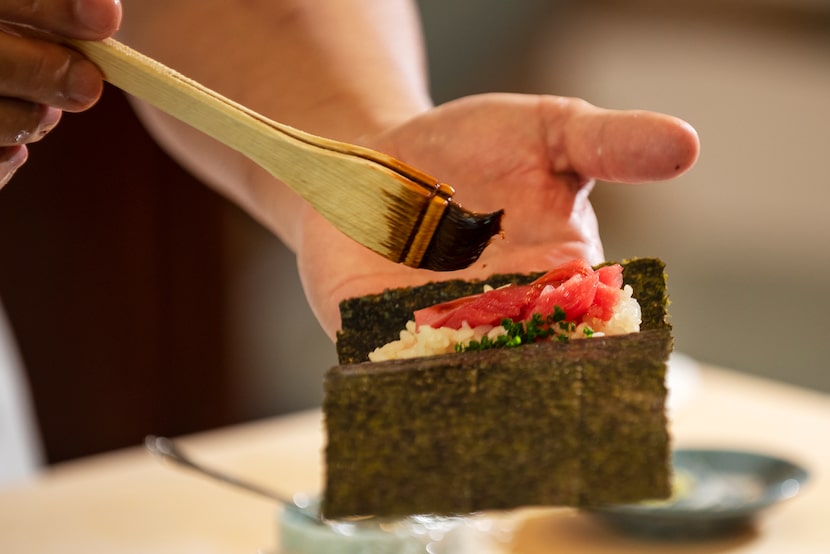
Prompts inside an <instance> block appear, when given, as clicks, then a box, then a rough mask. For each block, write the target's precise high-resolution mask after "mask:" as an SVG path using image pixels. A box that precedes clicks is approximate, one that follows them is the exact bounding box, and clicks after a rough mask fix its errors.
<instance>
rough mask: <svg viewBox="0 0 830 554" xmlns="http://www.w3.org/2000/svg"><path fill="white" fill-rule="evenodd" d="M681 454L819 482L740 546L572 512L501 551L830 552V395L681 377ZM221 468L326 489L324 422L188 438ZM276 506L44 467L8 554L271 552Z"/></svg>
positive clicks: (173, 481) (99, 465) (192, 485)
mask: <svg viewBox="0 0 830 554" xmlns="http://www.w3.org/2000/svg"><path fill="white" fill-rule="evenodd" d="M672 373H673V377H674V379H670V383H671V384H672V385H673V386H674V387H675V388H674V392H673V393H672V395H673V396H672V398H671V410H670V416H671V428H672V434H673V437H674V444H675V446H676V447H724V448H733V449H734V448H737V449H746V450H753V451H760V452H762V453H768V454H773V455H778V456H782V457H785V458H788V459H791V460H793V461H796V462H798V463H800V464H802V465H804V466H805V467H806V468H807V469H808V470H809V471H810V472H811V479H810V481H809V482H808V483H807V486H806V487H804V490H803V491H802V492H801V493H800V494H799V495H798V496H797V497H795V498H793V499H791V500H789V501H787V502H785V503H783V504H781V505H779V506H776V507H774V508H773V509H771V510H770V511H769V512H767V513H765V514H764V515H763V516H762V517H761V518H760V519H759V520H758V522H757V524H756V525H755V526H754V527H753V528H751V529H749V530H747V531H745V532H741V533H739V534H737V535H733V536H728V537H724V538H720V539H714V540H707V541H692V542H683V543H673V544H667V543H665V542H655V541H646V540H643V539H636V538H632V537H629V536H625V535H623V534H621V533H619V532H618V531H616V530H615V529H612V528H611V527H609V526H607V525H605V524H603V523H602V522H600V521H597V520H596V519H595V518H593V517H591V516H589V515H587V514H583V513H579V512H577V511H574V510H570V509H528V510H519V511H515V512H512V513H510V514H506V515H499V516H496V519H497V520H498V521H500V522H501V523H505V524H509V525H511V526H512V529H513V532H512V534H511V535H510V539H509V540H507V541H505V542H499V541H492V542H491V541H488V542H487V543H486V547H487V549H491V550H492V551H493V552H504V553H508V552H509V553H537V552H538V553H542V552H546V553H547V552H556V553H558V554H571V553H577V552H578V553H580V554H595V553H596V554H599V553H606V552H608V553H610V552H614V553H628V552H631V553H638V554H650V553H657V552H660V553H664V552H666V553H673V552H677V553H683V554H690V553H700V554H715V553H729V554H733V553H734V554H738V553H755V554H762V553H763V554H767V553H768V554H819V553H821V554H828V553H830V396H828V395H824V394H819V393H815V392H810V391H806V390H803V389H799V388H795V387H791V386H786V385H783V384H780V383H776V382H773V381H768V380H764V379H759V378H754V377H749V376H746V375H743V374H738V373H735V372H731V371H727V370H723V369H719V368H714V367H707V366H703V367H694V368H687V369H686V370H684V371H683V372H681V371H679V370H678V371H673V372H672ZM180 442H181V444H182V446H184V447H186V448H187V449H188V450H189V451H190V452H191V454H193V455H195V456H196V457H198V458H200V459H201V460H202V461H204V462H206V463H209V464H211V465H213V466H216V467H219V468H224V469H226V470H229V471H232V472H233V473H236V474H238V475H240V476H245V477H248V478H250V479H252V480H255V481H257V482H260V483H261V484H263V485H266V486H270V487H272V488H274V489H276V490H279V491H282V492H284V493H285V494H291V493H293V492H296V491H308V492H316V491H318V490H319V489H320V483H321V460H322V445H323V435H322V424H321V417H320V412H319V411H309V412H303V413H299V414H295V415H291V416H286V417H279V418H274V419H269V420H263V421H260V422H255V423H251V424H246V425H241V426H236V427H230V428H226V429H220V430H217V431H212V432H208V433H203V434H198V435H194V436H188V437H182V438H181V440H180ZM277 514H278V508H276V507H275V506H274V505H273V504H272V503H271V502H270V501H268V500H264V499H261V498H259V497H256V496H253V495H249V494H247V493H244V492H240V491H238V490H235V489H232V488H230V487H228V486H224V485H221V484H217V483H214V482H211V481H208V480H206V479H205V478H202V477H200V476H198V475H196V474H194V473H191V472H188V471H186V470H182V469H178V468H176V467H173V466H170V465H168V464H164V463H161V462H160V461H159V460H157V459H155V458H153V457H152V456H150V455H149V454H147V452H146V451H144V449H143V448H142V447H140V446H136V447H135V448H131V449H126V450H123V451H117V452H113V453H108V454H104V455H100V456H94V457H90V458H85V459H81V460H77V461H73V462H69V463H65V464H60V465H57V466H54V467H52V468H50V469H49V470H48V471H46V472H45V473H43V474H42V475H41V476H39V477H38V478H36V479H34V480H33V481H30V482H26V483H21V484H19V485H15V486H13V487H11V488H6V489H0V552H2V553H10V554H11V553H21V554H36V553H50V554H51V553H76V552H77V553H79V554H80V553H83V554H97V553H107V554H112V553H120V554H128V553H133V552H153V553H157V554H164V553H171V554H172V553H176V554H186V553H200V554H210V553H248V554H255V553H257V552H260V551H268V552H274V551H275V545H276V544H277V536H276V534H277V531H276V518H277Z"/></svg>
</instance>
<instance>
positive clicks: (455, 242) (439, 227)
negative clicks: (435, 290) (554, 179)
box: [69, 39, 502, 271]
mask: <svg viewBox="0 0 830 554" xmlns="http://www.w3.org/2000/svg"><path fill="white" fill-rule="evenodd" d="M69 44H70V45H71V46H73V47H74V48H76V49H77V50H79V51H80V52H81V53H83V54H84V55H86V56H87V57H88V58H89V59H90V60H92V61H93V62H94V63H96V64H97V65H98V66H99V67H100V69H101V70H102V71H103V73H104V76H105V78H106V80H107V81H108V82H109V83H111V84H112V85H114V86H116V87H118V88H120V89H121V90H123V91H124V92H127V93H129V94H131V95H133V96H135V97H136V98H140V99H141V100H144V101H146V102H148V103H149V104H151V105H153V106H155V107H156V108H158V109H160V110H162V111H164V112H166V113H168V114H170V115H172V116H173V117H175V118H177V119H179V120H181V121H183V122H185V123H187V124H188V125H191V126H192V127H194V128H196V129H199V130H200V131H202V132H204V133H206V134H207V135H210V136H211V137H213V138H215V139H217V140H218V141H220V142H222V143H223V144H225V145H226V146H229V147H230V148H233V149H234V150H237V151H238V152H240V153H242V154H243V155H245V156H247V157H248V158H250V159H251V160H252V161H254V162H255V163H257V164H258V165H260V166H261V167H263V168H264V169H265V170H267V171H268V172H269V173H271V174H272V175H273V176H274V177H276V178H277V179H279V180H280V181H282V182H283V183H285V184H286V185H288V186H289V187H291V188H292V189H293V190H294V191H296V192H297V193H298V194H300V195H301V196H302V197H303V198H305V199H306V200H307V201H308V202H309V203H310V204H311V205H312V206H313V207H314V209H315V210H317V211H318V212H319V213H320V214H322V215H323V217H325V218H326V219H327V220H328V221H330V222H331V223H332V224H333V225H334V226H335V227H337V228H338V229H339V230H340V231H341V232H343V233H344V234H346V235H347V236H349V237H351V238H352V239H354V240H355V241H357V242H359V243H360V244H362V245H364V246H366V247H368V248H370V249H371V250H373V251H375V252H377V253H378V254H380V255H381V256H383V257H385V258H387V259H389V260H392V261H394V262H399V263H403V264H406V265H408V266H411V267H416V268H424V269H431V270H436V271H451V270H455V269H462V268H465V267H467V266H469V265H470V264H472V263H473V262H474V261H476V260H477V259H478V257H479V256H480V255H481V252H482V251H483V250H484V248H485V247H486V246H487V244H488V243H489V242H490V240H491V238H492V237H493V236H494V235H495V234H497V233H499V232H500V230H501V217H502V211H497V212H494V213H491V214H478V213H474V212H470V211H468V210H466V209H464V208H463V207H462V206H461V205H460V204H458V203H457V202H455V201H454V200H452V196H453V194H454V192H455V191H454V190H453V189H452V187H450V186H448V185H446V184H443V183H439V182H438V180H436V179H434V178H433V177H430V176H429V175H426V174H424V173H422V172H420V171H418V170H416V169H414V168H411V167H409V166H407V165H406V164H404V163H402V162H400V161H398V160H396V159H394V158H392V157H390V156H387V155H385V154H382V153H380V152H376V151H374V150H370V149H368V148H363V147H359V146H355V145H352V144H347V143H343V142H338V141H334V140H331V139H326V138H322V137H318V136H315V135H311V134H309V133H306V132H303V131H300V130H298V129H295V128H293V127H289V126H287V125H284V124H281V123H277V122H275V121H271V120H270V119H268V118H266V117H264V116H262V115H260V114H258V113H256V112H254V111H253V110H250V109H248V108H246V107H244V106H242V105H240V104H238V103H236V102H234V101H232V100H229V99H227V98H225V97H223V96H221V95H219V94H218V93H216V92H214V91H212V90H210V89H208V88H206V87H204V86H202V85H200V84H199V83H197V82H195V81H193V80H192V79H189V78H187V77H185V76H183V75H181V74H179V73H177V72H176V71H174V70H172V69H170V68H168V67H166V66H164V65H162V64H161V63H159V62H157V61H155V60H153V59H151V58H148V57H147V56H145V55H143V54H141V53H139V52H136V51H135V50H133V49H131V48H129V47H127V46H125V45H124V44H122V43H120V42H118V41H116V40H114V39H106V40H103V41H100V42H99V41H94V42H89V41H71V42H70V43H69Z"/></svg>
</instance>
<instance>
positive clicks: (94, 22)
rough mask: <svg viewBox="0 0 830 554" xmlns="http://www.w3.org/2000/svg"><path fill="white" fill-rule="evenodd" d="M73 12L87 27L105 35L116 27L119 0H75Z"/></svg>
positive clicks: (119, 15) (119, 17) (119, 11)
mask: <svg viewBox="0 0 830 554" xmlns="http://www.w3.org/2000/svg"><path fill="white" fill-rule="evenodd" d="M75 13H76V14H77V17H78V20H79V21H80V22H81V24H82V25H84V26H85V27H86V28H87V29H89V30H90V31H93V32H94V33H97V34H100V35H103V36H107V35H110V34H112V33H114V32H115V31H116V29H117V28H118V23H119V22H120V19H121V0H76V1H75Z"/></svg>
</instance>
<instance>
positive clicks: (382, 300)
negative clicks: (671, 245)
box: [322, 259, 672, 518]
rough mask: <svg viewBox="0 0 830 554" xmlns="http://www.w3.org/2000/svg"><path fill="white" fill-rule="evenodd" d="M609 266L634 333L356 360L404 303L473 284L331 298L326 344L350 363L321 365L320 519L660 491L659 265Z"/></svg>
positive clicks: (664, 455)
mask: <svg viewBox="0 0 830 554" xmlns="http://www.w3.org/2000/svg"><path fill="white" fill-rule="evenodd" d="M623 265H624V268H625V269H624V273H623V275H624V279H625V282H626V283H628V284H630V285H632V287H633V288H634V296H635V297H636V298H637V299H638V301H639V302H640V304H641V309H642V310H643V325H642V327H641V329H642V330H641V332H639V333H633V334H629V335H624V336H615V337H596V338H591V339H586V340H574V341H571V342H569V343H566V344H563V343H559V342H546V343H537V344H532V345H526V346H522V347H519V348H507V349H496V350H488V351H480V352H465V353H463V354H447V355H441V356H431V357H424V358H416V359H411V360H395V361H388V362H374V363H372V362H363V361H362V360H365V359H366V357H367V355H368V352H369V351H371V350H372V349H374V348H375V347H376V346H378V345H380V344H383V343H385V342H388V341H389V340H393V339H395V338H397V333H398V332H399V330H400V329H401V328H403V326H404V324H405V322H406V321H407V320H408V319H411V316H412V311H413V310H414V309H418V308H419V307H423V306H426V305H431V304H434V303H436V302H440V301H443V300H448V299H452V298H456V297H458V296H462V295H466V294H473V293H476V292H480V291H481V286H482V282H480V281H476V282H472V283H470V282H464V281H449V282H445V283H431V284H428V285H425V286H423V287H416V288H414V289H396V290H393V291H386V292H384V293H383V294H381V295H375V296H374V297H364V298H361V299H353V300H349V301H346V302H344V303H343V304H342V305H341V310H342V313H343V322H344V323H343V328H344V331H343V332H342V333H341V334H340V338H339V341H341V342H342V344H341V343H340V342H339V343H338V352H339V353H340V355H341V358H342V360H347V361H348V360H352V359H358V360H361V361H360V362H358V363H342V365H339V366H336V367H333V368H331V369H330V370H329V371H328V372H327V374H326V378H325V398H324V405H323V409H324V413H325V424H326V431H327V436H328V443H327V445H326V476H325V477H326V484H325V491H324V497H323V503H322V510H323V514H324V516H325V517H329V518H341V517H347V516H354V515H370V514H371V515H376V516H383V517H394V516H401V515H408V514H415V513H434V514H457V513H468V512H475V511H482V510H499V509H510V508H514V507H519V506H528V505H559V506H595V505H600V504H608V503H621V502H633V501H637V500H643V499H646V498H661V497H665V496H668V494H669V493H670V484H669V471H668V467H669V454H670V448H669V436H668V433H667V430H666V423H667V422H666V416H665V409H664V406H665V399H666V388H665V370H666V366H665V362H666V360H667V358H668V355H669V353H670V351H671V345H672V338H671V328H670V325H669V324H668V322H667V321H666V316H667V313H666V305H667V297H666V287H665V272H664V266H663V264H662V262H660V261H659V260H655V259H636V260H629V261H626V262H624V263H623ZM534 278H535V276H534V275H531V276H519V275H508V276H498V277H496V278H493V279H488V280H487V282H489V283H492V284H494V286H499V285H500V284H504V283H505V282H527V281H529V280H532V279H534ZM367 330H368V332H364V331H367ZM372 333H375V338H374V339H371V340H370V339H369V336H370V335H371V334H372ZM378 337H381V338H378Z"/></svg>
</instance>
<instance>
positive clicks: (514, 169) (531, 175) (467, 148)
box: [297, 94, 699, 336]
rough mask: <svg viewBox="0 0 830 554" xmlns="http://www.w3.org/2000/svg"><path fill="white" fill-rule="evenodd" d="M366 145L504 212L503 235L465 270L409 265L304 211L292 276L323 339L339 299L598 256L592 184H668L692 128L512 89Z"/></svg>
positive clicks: (685, 155)
mask: <svg viewBox="0 0 830 554" xmlns="http://www.w3.org/2000/svg"><path fill="white" fill-rule="evenodd" d="M366 145H367V146H370V147H373V148H375V149H377V150H380V151H383V152H386V153H388V154H390V155H392V156H394V157H396V158H398V159H400V160H402V161H404V162H406V163H408V164H410V165H412V166H414V167H417V168H419V169H421V170H423V171H425V172H427V173H430V174H431V175H433V176H435V177H436V178H437V179H439V180H441V181H442V182H445V183H448V184H450V185H452V186H453V187H454V188H455V189H456V191H457V193H456V195H455V197H454V198H455V200H457V201H459V202H460V203H461V204H463V205H464V207H465V208H468V209H470V210H474V211H480V212H486V211H494V210H496V209H500V208H503V209H504V211H505V217H504V223H503V230H504V236H503V237H502V238H500V237H496V238H495V239H494V240H493V243H492V244H491V245H490V246H489V247H488V248H487V249H486V250H485V252H484V254H483V255H482V256H481V258H480V259H479V260H478V262H476V263H475V264H473V265H472V266H471V267H469V268H467V269H464V270H461V271H456V272H446V273H437V272H432V271H426V270H414V269H411V268H408V267H405V266H403V265H401V264H395V263H392V262H389V261H388V260H385V259H384V258H382V257H380V256H378V255H377V254H374V253H373V252H371V251H369V250H367V249H365V248H364V247H362V246H360V245H359V244H357V243H355V242H353V241H352V240H351V239H349V238H347V237H345V236H344V235H342V234H340V233H339V232H338V231H336V230H335V229H334V228H333V227H332V226H331V225H329V224H328V223H327V222H326V221H325V220H323V219H322V217H320V216H319V215H318V214H316V213H314V212H313V211H312V210H310V209H308V210H307V212H306V213H305V214H304V217H303V218H302V221H303V227H304V228H303V232H302V235H301V236H302V237H303V238H302V241H301V243H300V244H299V245H298V248H297V254H298V261H299V268H300V275H301V278H302V280H303V285H304V287H305V289H306V294H307V295H308V299H309V302H310V303H311V307H312V309H313V310H314V311H315V314H316V315H317V317H318V319H319V320H320V322H321V324H322V325H323V328H324V329H325V330H326V332H327V333H328V334H329V335H330V336H333V335H334V332H335V331H336V330H337V329H338V328H339V324H340V320H339V312H338V303H339V302H340V300H342V299H344V298H349V297H353V296H359V295H363V294H368V293H373V292H380V291H382V290H383V289H384V288H390V287H399V286H410V285H415V284H420V283H424V282H427V281H433V280H440V279H450V278H458V277H461V278H470V277H486V276H487V275H490V274H493V273H502V272H514V271H522V272H525V271H538V270H545V269H549V268H550V267H551V266H553V265H555V264H558V263H561V262H562V261H565V260H567V259H571V258H575V257H580V258H584V259H586V260H587V261H589V262H590V263H597V262H600V261H602V260H603V253H602V244H601V242H600V238H599V233H598V230H597V221H596V217H595V215H594V211H593V208H592V207H591V204H590V202H589V199H588V195H589V193H590V190H591V188H592V186H593V182H594V179H602V180H608V181H615V182H622V183H634V182H644V181H652V180H658V179H667V178H671V177H674V176H677V175H679V174H681V173H682V172H684V171H685V170H687V169H688V168H689V167H691V165H692V164H693V163H694V161H695V160H696V159H697V154H698V149H699V145H698V139H697V135H696V133H695V132H694V130H693V129H692V128H691V127H690V126H689V125H688V124H686V123H684V122H683V121H680V120H678V119H675V118H672V117H668V116H665V115H661V114H656V113H652V112H641V111H610V110H603V109H600V108H596V107H594V106H592V105H590V104H587V103H586V102H583V101H580V100H575V99H570V98H560V97H553V96H529V95H517V94H487V95H480V96H471V97H467V98H463V99H460V100H457V101H454V102H451V103H448V104H445V105H443V106H439V107H437V108H435V109H433V110H431V111H429V112H426V113H424V114H421V115H419V116H418V117H416V118H414V119H412V120H410V121H408V122H406V123H404V124H403V125H401V126H398V127H395V128H393V129H390V130H389V131H387V132H385V133H384V134H383V135H380V136H377V137H372V138H370V139H368V140H367V141H366Z"/></svg>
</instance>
